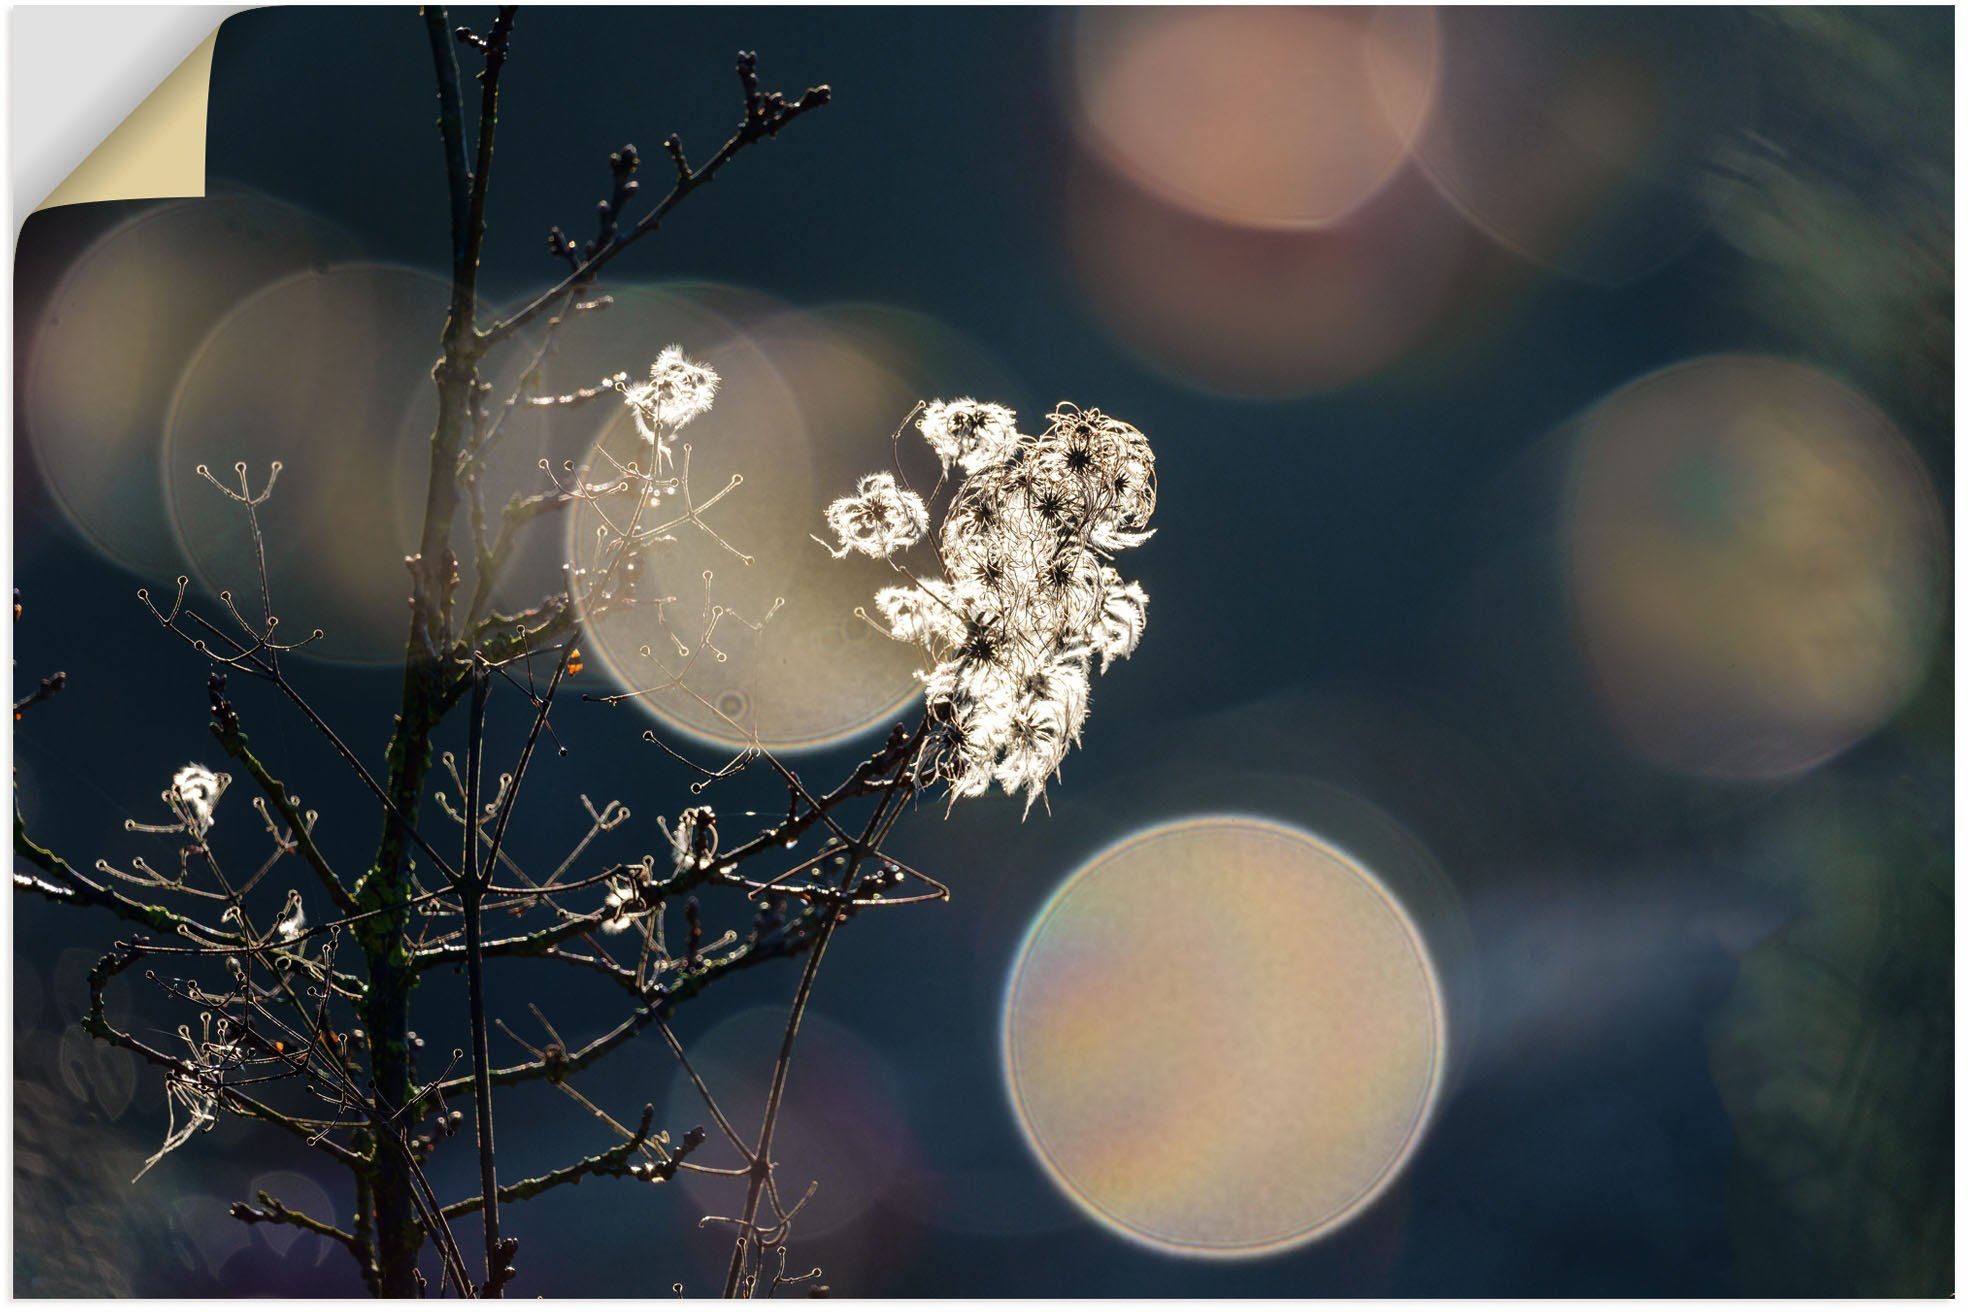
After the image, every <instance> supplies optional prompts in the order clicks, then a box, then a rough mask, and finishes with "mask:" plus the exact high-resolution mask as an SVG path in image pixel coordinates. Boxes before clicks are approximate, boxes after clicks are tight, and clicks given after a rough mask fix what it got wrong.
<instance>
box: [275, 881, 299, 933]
mask: <svg viewBox="0 0 1968 1312" xmlns="http://www.w3.org/2000/svg"><path fill="white" fill-rule="evenodd" d="M306 932H307V913H306V912H305V911H303V910H302V909H301V895H300V892H299V890H297V889H292V888H290V889H288V890H287V901H286V904H285V905H283V906H282V907H281V908H280V918H279V919H278V920H276V921H274V922H273V937H274V941H275V942H277V943H292V942H293V941H294V940H295V939H297V938H299V937H300V936H301V935H303V934H305V933H306Z"/></svg>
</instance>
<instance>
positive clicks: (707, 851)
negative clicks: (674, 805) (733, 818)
mask: <svg viewBox="0 0 1968 1312" xmlns="http://www.w3.org/2000/svg"><path fill="white" fill-rule="evenodd" d="M717 848H718V831H717V812H716V811H714V810H712V809H711V808H710V807H708V806H687V807H685V808H684V809H683V813H682V814H681V815H679V816H677V823H676V830H675V832H674V833H672V834H671V835H670V855H671V856H673V857H675V858H676V868H677V869H678V870H702V869H703V868H704V867H706V866H708V865H710V864H711V862H712V860H714V859H715V858H716V856H717Z"/></svg>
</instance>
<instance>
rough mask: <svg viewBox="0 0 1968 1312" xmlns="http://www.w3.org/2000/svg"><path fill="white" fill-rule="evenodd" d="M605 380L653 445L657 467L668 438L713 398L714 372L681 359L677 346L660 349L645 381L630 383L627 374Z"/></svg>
mask: <svg viewBox="0 0 1968 1312" xmlns="http://www.w3.org/2000/svg"><path fill="white" fill-rule="evenodd" d="M609 381H610V382H611V383H612V384H613V385H614V387H615V388H616V390H617V391H619V392H621V394H622V403H623V404H624V405H626V406H628V408H629V413H630V414H631V415H633V416H634V417H635V425H636V431H637V432H638V433H640V434H642V440H643V441H645V442H648V443H651V444H652V445H653V446H654V447H655V448H656V456H657V464H658V466H659V467H660V466H661V465H662V464H664V463H666V462H667V461H668V459H669V454H670V439H671V438H673V437H675V436H676V434H677V430H678V429H680V428H682V427H683V426H684V425H685V424H687V423H689V422H690V421H691V420H693V419H695V418H697V417H698V416H699V415H701V414H703V413H704V412H705V411H707V410H709V409H710V408H711V402H712V401H714V400H715V399H716V398H717V388H718V376H717V372H716V371H715V370H713V369H712V368H711V367H710V366H709V365H702V364H698V363H696V362H695V361H693V360H689V359H687V358H685V356H684V354H683V348H682V347H680V346H669V347H665V348H664V349H663V353H662V354H661V355H659V356H657V357H656V362H655V363H654V364H652V365H650V366H649V380H648V381H647V382H641V383H632V382H630V381H629V376H628V375H627V374H617V375H615V377H614V378H612V379H610V380H609Z"/></svg>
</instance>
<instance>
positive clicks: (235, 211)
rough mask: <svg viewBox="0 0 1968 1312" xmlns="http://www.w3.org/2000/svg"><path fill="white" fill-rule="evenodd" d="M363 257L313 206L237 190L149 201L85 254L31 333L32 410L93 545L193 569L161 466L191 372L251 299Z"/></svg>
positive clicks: (128, 562) (42, 462)
mask: <svg viewBox="0 0 1968 1312" xmlns="http://www.w3.org/2000/svg"><path fill="white" fill-rule="evenodd" d="M356 250H357V246H356V243H355V239H354V238H353V237H351V236H350V235H348V234H347V233H345V232H343V231H342V230H341V229H339V228H336V227H334V226H333V225H331V224H329V223H327V222H326V221H324V220H322V219H318V218H316V217H314V216H313V215H311V214H309V213H307V212H306V211H304V210H300V209H296V208H295V207H293V206H291V205H287V204H284V203H282V202H280V201H276V200H272V199H269V198H267V197H264V196H259V195H254V194H251V193H234V194H229V195H213V196H208V197H205V198H203V199H200V200H180V201H167V202H162V203H159V204H156V205H153V206H149V207H147V208H145V209H144V210H142V211H141V212H140V213H138V214H136V215H134V216H133V217H131V218H129V219H126V220H124V221H123V222H121V223H119V224H117V225H116V226H115V227H114V228H112V229H111V230H110V231H109V232H107V233H105V234H103V236H101V237H99V238H98V239H96V241H95V242H94V243H92V244H91V245H90V247H89V248H88V249H87V250H86V251H84V252H83V253H82V254H81V255H79V256H77V257H76V258H75V260H74V261H73V262H72V263H71V264H70V265H69V267H68V269H67V271H66V272H65V273H64V274H63V275H62V279H61V282H60V284H59V285H58V286H57V288H56V289H55V291H54V293H53V295H52V296H50V298H49V300H48V304H47V306H46V308H45V309H44V311H43V313H42V315H41V316H40V318H39V320H38V321H37V322H36V323H35V324H34V325H33V326H32V328H31V329H30V330H29V331H28V334H27V342H26V348H27V350H26V364H25V367H24V368H23V369H22V371H21V375H20V387H21V408H20V416H21V436H22V438H23V439H24V441H25V444H26V445H27V447H28V449H29V450H30V451H31V452H32V453H33V456H34V460H35V463H36V465H37V466H39V468H40V471H41V475H42V477H43V478H44V479H45V480H46V482H47V485H48V489H49V491H50V492H51V493H52V494H53V496H54V499H55V503H56V505H57V506H58V507H59V508H60V509H61V511H62V513H63V515H64V516H66V517H67V519H68V520H69V522H70V523H71V524H73V525H74V526H75V528H76V530H77V531H78V532H79V533H81V534H82V536H83V537H85V538H87V539H88V540H89V542H90V543H91V544H92V545H94V546H95V547H96V548H97V549H98V550H100V551H101V552H102V553H103V554H104V555H105V556H107V557H109V558H110V559H112V560H114V561H116V562H117V563H119V564H121V565H123V566H125V567H127V568H129V569H131V570H134V571H136V572H137V573H139V574H143V575H145V576H147V577H149V578H150V579H152V580H157V579H162V578H169V577H170V576H171V575H172V574H175V573H176V572H178V570H179V569H181V568H182V556H181V553H180V551H179V547H178V544H177V542H176V540H175V539H174V537H173V534H172V528H171V519H170V514H169V510H168V507H167V505H166V502H167V497H166V494H165V479H164V471H163V467H162V465H161V463H160V461H161V459H162V453H163V450H164V429H165V422H166V416H167V414H168V412H169V409H170V401H171V395H172V392H173V391H174V389H175V388H176V387H177V385H178V381H179V378H180V377H181V376H182V375H183V373H184V371H185V368H186V366H187V365H188V363H189V362H190V360H191V358H192V356H193V353H194V351H195V350H196V349H197V347H198V345H199V343H200V342H201V341H202V340H203V339H204V337H205V335H206V334H207V333H208V332H209V331H210V330H211V329H212V328H213V326H214V325H215V324H217V323H218V322H219V321H220V320H221V319H222V318H224V317H225V315H226V314H227V313H228V312H229V311H230V310H231V309H232V308H233V307H234V306H235V305H236V304H237V303H238V302H239V301H241V300H243V299H245V298H246V297H249V296H251V295H252V294H253V293H255V292H256V291H258V290H259V289H260V288H261V287H264V286H266V285H267V284H268V283H270V282H273V281H276V280H278V279H280V278H283V277H286V276H288V275H291V274H293V273H296V272H299V271H304V270H307V269H311V268H319V267H322V266H323V265H325V264H326V263H328V262H330V261H335V260H344V259H348V258H350V257H351V256H353V255H354V254H355V253H356Z"/></svg>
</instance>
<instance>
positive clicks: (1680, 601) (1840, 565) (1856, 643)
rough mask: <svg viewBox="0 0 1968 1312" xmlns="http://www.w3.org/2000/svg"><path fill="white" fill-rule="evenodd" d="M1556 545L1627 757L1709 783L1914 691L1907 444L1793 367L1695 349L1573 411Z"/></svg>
mask: <svg viewBox="0 0 1968 1312" xmlns="http://www.w3.org/2000/svg"><path fill="white" fill-rule="evenodd" d="M1565 531H1566V538H1567V542H1566V547H1567V554H1568V563H1569V571H1570V584H1571V591H1572V598H1573V604H1574V607H1575V610H1576V614H1577V620H1578V627H1579V632H1580V638H1581V640H1582V643H1583V646H1584V649H1585V655H1586V658H1587V660H1588V662H1589V664H1590V666H1591V670H1592V674H1593V676H1594V683H1595V686H1596V691H1597V692H1598V694H1599V696H1600V700H1601V702H1602V704H1603V705H1604V706H1605V707H1606V708H1607V710H1608V711H1609V713H1610V715H1611V717H1612V719H1613V721H1614V722H1615V723H1616V724H1617V726H1618V727H1619V728H1620V730H1621V731H1622V732H1623V733H1624V734H1625V735H1626V737H1627V738H1628V739H1629V741H1630V742H1631V743H1632V744H1633V745H1634V747H1635V748H1636V749H1637V750H1638V751H1639V752H1640V753H1641V754H1642V755H1644V756H1646V757H1648V758H1650V759H1652V760H1653V761H1655V762H1656V763H1658V764H1660V765H1663V766H1666V767H1668V768H1670V769H1674V770H1679V771H1684V772H1688V773H1692V774H1697V775H1707V776H1716V777H1723V778H1737V779H1750V778H1775V777H1781V776H1784V775H1789V774H1794V773H1796V772H1798V771H1801V770H1805V769H1808V768H1810V767H1811V766H1813V765H1816V764H1818V763H1820V762H1822V761H1824V760H1827V759H1829V758H1830V757H1832V756H1834V755H1836V754H1837V753H1838V752H1840V751H1843V750H1844V749H1845V748H1847V747H1849V746H1851V745H1852V744H1853V743H1855V742H1857V741H1858V740H1859V739H1860V738H1862V737H1864V736H1865V735H1866V734H1868V733H1870V732H1872V731H1873V730H1874V729H1876V728H1878V727H1879V725H1880V724H1882V723H1883V722H1885V720H1886V719H1887V718H1888V717H1889V716H1891V715H1892V714H1893V712H1894V711H1895V710H1896V709H1897V708H1898V707H1899V706H1900V704H1901V703H1902V702H1903V701H1904V700H1905V699H1906V698H1907V697H1908V696H1909V695H1910V694H1911V693H1912V691H1913V689H1914V687H1915V686H1916V684H1917V683H1918V681H1919V679H1920V677H1921V675H1922V673H1923V671H1925V669H1926V668H1927V664H1928V661H1929V658H1930V656H1931V654H1932V651H1933V645H1934V641H1935V637H1936V634H1937V632H1938V629H1939V625H1940V623H1941V620H1942V617H1943V615H1944V610H1945V605H1946V594H1945V572H1946V568H1947V530H1946V523H1945V519H1944V517H1943V515H1942V512H1941V507H1940V501H1939V498H1938V497H1937V496H1936V494H1935V492H1934V488H1933V485H1932V483H1931V481H1930V480H1929V478H1928V475H1927V471H1926V469H1925V467H1924V466H1923V465H1922V463H1921V460H1920V457H1919V455H1918V454H1917V453H1916V452H1915V451H1914V450H1913V448H1912V447H1911V446H1910V445H1909V444H1908V443H1907V441H1906V439H1905V438H1904V437H1902V436H1901V435H1900V433H1899V431H1898V429H1897V428H1896V427H1895V426H1894V425H1893V423H1892V421H1891V420H1890V419H1889V418H1887V416H1886V415H1884V414H1883V413H1881V412H1880V411H1879V409H1878V408H1877V407H1875V406H1874V405H1873V404H1872V403H1871V402H1870V401H1868V400H1867V399H1866V398H1865V397H1863V396H1861V395H1859V394H1858V393H1857V392H1855V391H1853V390H1852V389H1851V388H1849V387H1847V386H1846V385H1844V384H1843V383H1841V382H1838V381H1837V380H1835V379H1833V378H1831V377H1829V376H1828V375H1826V374H1824V373H1822V372H1820V371H1819V370H1817V369H1814V368H1811V367H1810V366H1808V365H1803V364H1798V363H1795V362H1792V361H1788V360H1782V359H1777V358H1773V357H1768V356H1751V355H1724V356H1709V357H1704V358H1702V359H1698V360H1692V361H1688V362H1684V363H1682V364H1680V365H1676V366H1674V367H1672V368H1669V369H1665V370H1662V371H1660V372H1658V373H1655V374H1651V375H1648V376H1647V377H1645V378H1643V379H1640V380H1638V381H1636V382H1634V383H1631V384H1629V385H1627V386H1626V387H1623V388H1621V389H1620V390H1619V391H1617V392H1615V393H1614V394H1613V395H1612V396H1610V397H1608V398H1607V399H1605V400H1604V401H1601V402H1600V403H1599V404H1598V405H1597V406H1595V407H1594V408H1593V409H1592V410H1591V411H1590V412H1589V413H1588V414H1587V415H1585V416H1584V417H1583V418H1582V419H1581V420H1580V421H1579V422H1578V425H1577V441H1576V445H1575V447H1574V450H1573V454H1572V466H1571V481H1570V487H1569V490H1568V507H1567V513H1566V530H1565Z"/></svg>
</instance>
